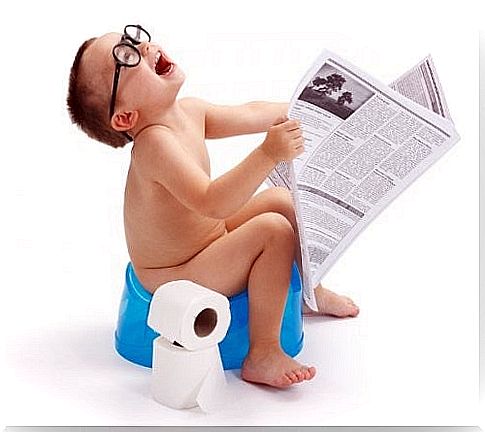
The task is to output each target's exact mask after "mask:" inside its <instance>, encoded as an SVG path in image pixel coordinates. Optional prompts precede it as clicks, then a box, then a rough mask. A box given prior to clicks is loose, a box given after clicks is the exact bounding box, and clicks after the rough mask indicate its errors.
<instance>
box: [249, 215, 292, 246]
mask: <svg viewBox="0 0 485 432" xmlns="http://www.w3.org/2000/svg"><path fill="white" fill-rule="evenodd" d="M257 218H258V219H259V220H258V224H259V228H260V230H261V234H262V238H263V239H264V240H265V241H278V242H286V243H294V242H295V231H294V230H293V226H292V225H291V223H290V221H289V220H288V219H287V218H286V217H285V216H283V215H281V214H280V213H276V212H267V213H263V214H261V215H259V216H258V217H257Z"/></svg>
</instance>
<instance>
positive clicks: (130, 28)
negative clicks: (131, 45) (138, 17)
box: [125, 25, 150, 43]
mask: <svg viewBox="0 0 485 432" xmlns="http://www.w3.org/2000/svg"><path fill="white" fill-rule="evenodd" d="M125 33H126V34H127V35H128V36H129V37H130V39H131V40H132V41H133V42H137V43H142V42H150V35H149V34H148V32H147V31H146V30H145V29H144V28H143V27H141V26H139V25H127V26H126V27H125Z"/></svg>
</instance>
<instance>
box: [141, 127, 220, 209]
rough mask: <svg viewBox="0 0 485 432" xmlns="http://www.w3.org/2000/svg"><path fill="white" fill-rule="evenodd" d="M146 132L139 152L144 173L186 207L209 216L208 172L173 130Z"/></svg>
mask: <svg viewBox="0 0 485 432" xmlns="http://www.w3.org/2000/svg"><path fill="white" fill-rule="evenodd" d="M146 135H147V136H146V137H144V140H143V141H142V142H140V143H139V144H140V147H139V152H138V153H137V159H138V160H139V163H140V164H141V165H142V166H143V171H144V173H145V175H146V176H148V177H149V178H150V179H151V180H153V181H154V182H156V183H158V184H160V185H162V186H163V187H164V188H166V189H167V190H168V191H169V192H170V193H171V194H172V195H173V196H174V197H175V198H176V199H177V200H178V201H180V202H181V203H182V204H183V205H184V206H186V207H187V208H189V209H191V210H193V211H196V212H198V213H201V214H204V215H206V216H210V214H211V209H210V208H208V206H207V203H206V202H205V199H206V196H207V190H208V188H209V185H210V183H211V180H210V177H209V176H208V175H207V173H206V172H205V171H204V170H203V169H202V168H201V167H200V165H199V164H197V162H196V161H195V159H194V157H193V156H192V155H191V154H190V153H189V152H187V151H186V150H185V148H184V147H182V146H181V144H180V142H179V141H178V140H177V139H176V138H175V137H173V136H172V135H171V134H170V133H167V132H164V131H160V130H159V129H158V128H156V129H155V130H154V131H151V133H150V134H146Z"/></svg>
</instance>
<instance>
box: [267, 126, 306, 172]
mask: <svg viewBox="0 0 485 432" xmlns="http://www.w3.org/2000/svg"><path fill="white" fill-rule="evenodd" d="M261 149H262V150H263V151H264V152H265V153H266V155H267V156H268V157H270V158H271V159H272V160H273V161H274V162H275V163H278V162H281V161H290V160H292V159H294V158H295V157H297V156H298V155H300V154H302V153H303V151H304V140H303V137H302V134H301V130H300V122H299V121H298V120H288V118H287V117H279V118H278V119H277V120H276V122H275V123H273V126H271V127H270V128H269V130H268V133H267V134H266V139H265V140H264V141H263V143H262V144H261Z"/></svg>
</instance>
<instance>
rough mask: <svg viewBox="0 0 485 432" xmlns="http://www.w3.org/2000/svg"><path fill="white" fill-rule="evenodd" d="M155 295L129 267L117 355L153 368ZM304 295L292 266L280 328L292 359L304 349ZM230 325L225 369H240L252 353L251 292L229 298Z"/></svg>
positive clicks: (223, 352) (223, 356)
mask: <svg viewBox="0 0 485 432" xmlns="http://www.w3.org/2000/svg"><path fill="white" fill-rule="evenodd" d="M151 299H152V294H150V293H149V292H148V291H147V290H145V288H143V286H142V285H141V283H140V281H139V280H138V279H137V277H136V275H135V272H134V270H133V266H132V265H131V263H128V266H127V268H126V280H125V287H124V290H123V294H122V297H121V304H120V309H119V316H118V325H117V328H116V332H115V348H116V351H117V352H118V354H120V355H121V356H122V357H124V358H125V359H126V360H129V361H131V362H133V363H136V364H139V365H142V366H146V367H152V351H153V340H154V339H155V338H157V337H158V336H159V334H158V333H156V332H155V331H153V330H152V329H151V328H150V327H148V325H147V318H148V312H149V308H150V302H151ZM301 304H302V292H301V281H300V275H299V273H298V269H297V267H296V265H295V264H293V268H292V273H291V281H290V287H289V290H288V298H287V300H286V306H285V311H284V314H283V322H282V326H281V336H280V337H281V346H282V348H283V350H284V351H285V352H286V353H287V354H288V355H290V356H292V357H294V356H295V355H297V354H298V353H299V352H300V351H301V349H302V347H303V318H302V312H301ZM229 306H230V310H231V324H230V326H229V329H228V331H227V334H226V336H225V338H224V339H223V341H222V342H221V343H219V352H220V354H221V359H222V365H223V367H224V369H239V368H240V367H241V366H242V362H243V360H244V358H245V357H246V355H247V353H248V349H249V330H248V292H247V290H245V291H243V292H241V293H240V294H237V295H235V296H233V297H230V298H229Z"/></svg>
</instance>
